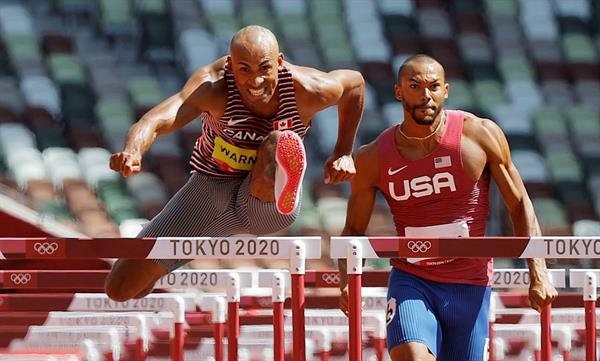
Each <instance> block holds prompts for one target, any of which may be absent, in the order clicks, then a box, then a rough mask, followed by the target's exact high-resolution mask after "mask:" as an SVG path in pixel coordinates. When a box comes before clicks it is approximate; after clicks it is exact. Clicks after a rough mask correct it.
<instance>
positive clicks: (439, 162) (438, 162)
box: [433, 155, 452, 169]
mask: <svg viewBox="0 0 600 361" xmlns="http://www.w3.org/2000/svg"><path fill="white" fill-rule="evenodd" d="M433 165H434V166H435V168H436V169H437V168H446V167H450V166H451V165H452V160H451V159H450V156H449V155H446V156H443V157H435V158H433Z"/></svg>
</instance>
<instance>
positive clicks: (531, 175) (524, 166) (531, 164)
mask: <svg viewBox="0 0 600 361" xmlns="http://www.w3.org/2000/svg"><path fill="white" fill-rule="evenodd" d="M512 160H513V163H514V164H515V166H516V167H517V169H518V170H519V173H521V177H522V178H523V180H524V181H525V182H542V183H547V182H549V181H550V176H549V174H548V168H546V161H545V160H544V157H543V156H542V155H541V154H540V153H538V152H536V151H533V150H520V149H517V150H514V151H513V152H512Z"/></svg>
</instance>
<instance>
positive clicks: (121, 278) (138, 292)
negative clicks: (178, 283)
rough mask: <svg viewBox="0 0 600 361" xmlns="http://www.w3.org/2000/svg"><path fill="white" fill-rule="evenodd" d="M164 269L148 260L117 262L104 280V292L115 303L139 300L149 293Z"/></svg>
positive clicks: (164, 271) (163, 272) (164, 272)
mask: <svg viewBox="0 0 600 361" xmlns="http://www.w3.org/2000/svg"><path fill="white" fill-rule="evenodd" d="M166 272H167V271H166V269H165V268H164V267H162V266H160V265H158V264H156V263H153V262H151V261H148V260H139V261H138V260H119V261H117V262H116V263H115V264H114V266H113V269H112V271H111V272H110V274H109V275H108V277H107V278H106V283H105V285H104V291H105V292H106V294H107V295H108V297H109V298H110V299H112V300H114V301H117V302H124V301H127V300H130V299H132V298H141V297H144V296H145V295H147V294H148V293H150V292H151V291H152V289H153V286H154V284H155V283H156V281H157V280H158V279H159V278H160V277H162V276H163V275H164V274H166Z"/></svg>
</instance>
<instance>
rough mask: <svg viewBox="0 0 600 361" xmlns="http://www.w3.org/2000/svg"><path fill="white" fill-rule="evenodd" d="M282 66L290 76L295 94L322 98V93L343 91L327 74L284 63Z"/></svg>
mask: <svg viewBox="0 0 600 361" xmlns="http://www.w3.org/2000/svg"><path fill="white" fill-rule="evenodd" d="M284 66H285V67H286V68H287V69H288V70H289V71H290V73H291V74H292V79H293V81H294V90H296V93H300V94H306V95H309V96H311V95H312V96H324V95H326V94H324V93H330V92H331V91H332V90H334V91H335V90H339V92H341V91H343V89H341V86H340V84H339V82H338V81H337V80H336V79H335V78H334V77H332V76H330V75H329V74H328V73H326V72H324V71H321V70H319V69H316V68H311V67H307V66H300V65H294V64H291V63H289V62H285V63H284Z"/></svg>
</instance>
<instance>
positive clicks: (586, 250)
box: [330, 237, 600, 361]
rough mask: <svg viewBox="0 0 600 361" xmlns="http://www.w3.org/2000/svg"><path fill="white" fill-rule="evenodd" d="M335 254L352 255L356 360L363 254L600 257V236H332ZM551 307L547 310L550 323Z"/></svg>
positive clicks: (546, 359)
mask: <svg viewBox="0 0 600 361" xmlns="http://www.w3.org/2000/svg"><path fill="white" fill-rule="evenodd" d="M330 249H331V258H334V259H340V258H345V259H347V262H348V265H347V270H348V293H349V311H350V312H349V317H350V328H351V330H350V338H351V342H352V340H354V342H353V343H352V347H353V349H352V353H351V354H350V360H351V361H360V360H362V355H361V352H362V351H361V349H362V345H361V343H360V342H359V341H360V328H361V320H360V317H358V314H359V312H360V304H361V283H362V282H361V275H362V273H363V271H362V259H363V258H423V257H438V258H486V257H504V258H597V257H599V256H600V237H583V238H582V237H465V238H463V237H440V238H418V237H411V238H408V237H331V247H330ZM550 310H551V307H550V306H548V307H546V308H545V309H544V310H542V313H541V317H542V322H546V324H547V325H549V318H550ZM541 338H542V346H543V347H542V361H550V360H551V358H550V357H551V346H552V345H551V340H550V330H549V328H548V329H544V328H542V332H541Z"/></svg>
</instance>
